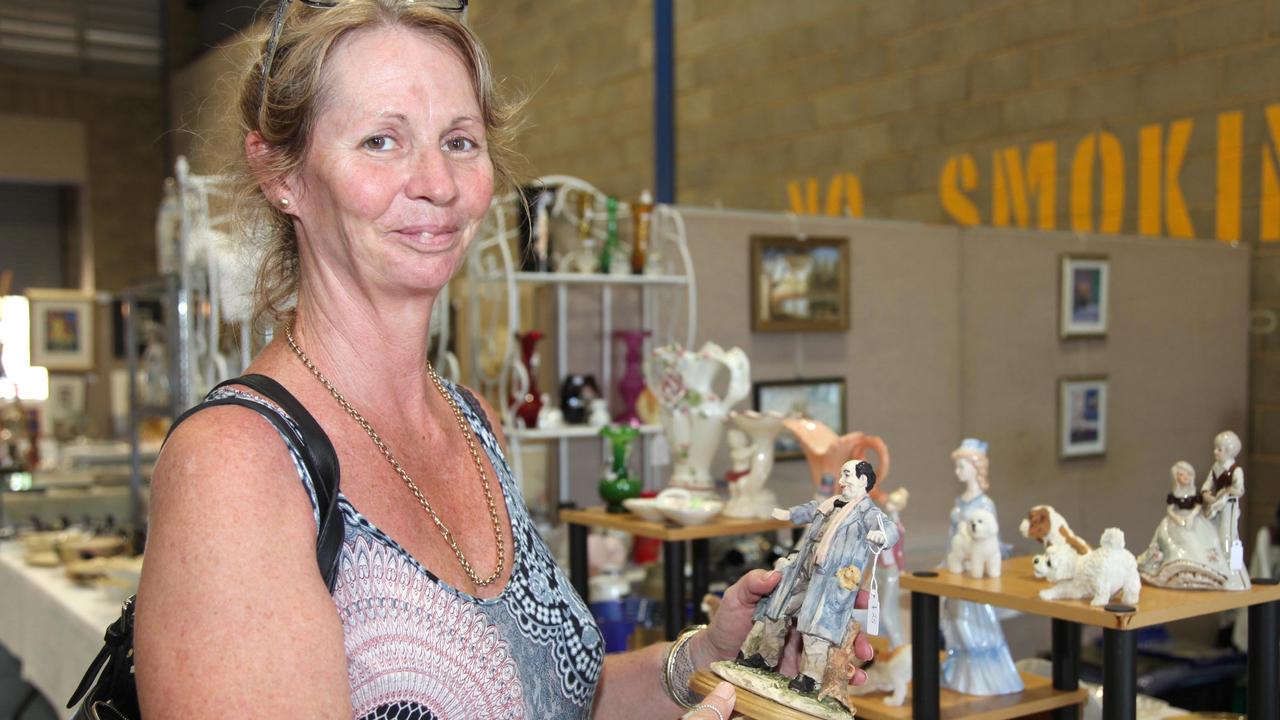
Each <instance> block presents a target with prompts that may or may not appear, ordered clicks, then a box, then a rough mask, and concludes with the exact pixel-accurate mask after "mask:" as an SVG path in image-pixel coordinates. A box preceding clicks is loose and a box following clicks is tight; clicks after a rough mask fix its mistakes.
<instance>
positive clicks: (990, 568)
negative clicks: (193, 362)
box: [946, 508, 1000, 580]
mask: <svg viewBox="0 0 1280 720" xmlns="http://www.w3.org/2000/svg"><path fill="white" fill-rule="evenodd" d="M999 534H1000V528H999V527H998V526H997V525H996V516H995V515H992V514H991V512H990V511H988V510H983V509H981V508H979V509H977V510H973V511H972V512H970V513H969V514H968V515H965V518H964V520H963V521H962V522H961V523H960V527H958V528H957V529H956V534H955V535H954V536H952V538H951V548H950V552H948V553H947V562H946V565H947V569H948V570H950V571H951V572H954V573H959V572H966V571H967V572H968V573H969V576H970V577H972V578H974V579H977V580H981V579H982V578H984V577H993V578H997V577H1000V538H999Z"/></svg>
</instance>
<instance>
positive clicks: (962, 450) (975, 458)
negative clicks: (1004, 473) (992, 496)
mask: <svg viewBox="0 0 1280 720" xmlns="http://www.w3.org/2000/svg"><path fill="white" fill-rule="evenodd" d="M951 459H952V460H968V461H969V462H971V463H973V469H974V470H976V471H977V473H978V487H980V488H982V490H983V491H984V492H985V491H986V490H987V489H988V488H990V487H991V485H990V483H988V482H987V472H988V471H989V470H990V469H991V461H990V460H988V459H987V454H986V453H984V452H980V451H978V450H977V449H975V448H968V447H963V446H962V447H958V448H956V449H955V450H953V451H952V452H951Z"/></svg>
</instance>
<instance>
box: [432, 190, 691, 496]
mask: <svg viewBox="0 0 1280 720" xmlns="http://www.w3.org/2000/svg"><path fill="white" fill-rule="evenodd" d="M528 187H530V188H534V189H536V200H537V202H535V203H533V204H532V212H530V213H525V210H524V208H523V204H522V198H521V196H520V195H519V194H517V193H516V192H510V193H507V194H506V195H503V196H500V197H495V198H494V200H493V203H492V205H491V207H490V210H489V213H488V214H487V215H486V216H485V219H484V222H483V226H482V228H481V230H480V231H479V233H478V234H477V236H476V240H475V242H474V245H473V247H472V249H471V252H470V253H469V254H468V256H467V272H466V278H467V279H466V282H465V292H466V300H465V302H463V303H460V304H459V307H460V312H459V317H458V322H459V324H460V325H461V327H463V328H465V331H463V332H459V333H456V334H457V335H458V337H459V342H458V352H459V354H460V356H461V358H462V362H461V363H460V365H462V366H465V369H466V371H467V373H466V375H467V381H468V382H469V383H470V384H471V385H472V386H473V387H475V388H476V389H477V390H479V391H480V392H481V393H482V394H483V395H485V397H487V398H488V399H489V400H490V401H491V402H493V404H494V406H495V408H496V409H497V411H498V414H499V415H500V416H501V418H502V425H503V430H504V434H505V436H506V438H507V442H508V443H509V447H510V453H509V454H508V457H509V458H510V460H511V463H512V466H513V470H514V471H515V473H516V475H518V476H520V477H522V478H525V477H528V478H533V477H543V476H544V475H546V474H547V473H548V472H549V473H550V474H549V478H548V479H549V480H550V482H549V483H547V484H546V485H545V486H539V485H537V484H536V483H532V482H531V484H530V488H527V489H528V490H529V493H528V495H527V497H528V498H529V499H530V500H531V502H532V503H533V504H535V505H542V506H544V507H543V508H541V509H540V510H536V511H535V512H538V513H539V514H540V515H543V516H545V517H548V518H549V517H550V513H551V508H553V507H554V506H555V505H556V504H558V503H564V502H569V501H570V500H571V499H572V497H571V493H570V482H569V476H570V469H571V467H572V465H573V463H572V462H571V459H572V458H573V457H575V456H579V455H581V454H582V453H581V451H582V450H583V449H584V446H585V445H586V443H588V442H590V441H594V442H596V443H600V444H602V445H603V444H604V443H605V442H606V441H604V440H603V439H601V438H600V437H599V435H598V429H599V428H601V427H604V426H606V425H608V424H610V423H612V422H613V421H614V417H615V413H614V412H612V411H611V408H610V401H611V399H612V395H613V394H614V392H615V388H618V387H619V385H620V384H621V385H624V386H626V387H627V388H630V387H632V386H633V385H634V383H633V382H630V381H628V380H627V379H626V376H627V375H628V372H627V367H626V364H625V355H626V354H627V352H628V351H629V348H627V347H626V346H625V345H623V346H622V347H623V350H622V351H621V352H620V351H619V347H618V346H619V345H620V343H621V342H623V338H617V339H615V337H614V330H615V328H616V320H617V318H618V317H622V316H624V315H626V314H630V313H631V312H632V311H633V310H634V311H635V317H637V318H638V320H639V322H631V323H628V324H627V325H624V326H623V331H624V332H628V333H629V332H635V333H639V334H644V333H648V337H650V338H651V339H652V340H653V342H655V343H657V344H667V343H673V342H682V343H684V344H685V345H686V346H688V345H690V344H692V342H693V339H694V337H695V333H696V300H695V285H694V275H693V266H692V261H691V260H690V257H689V252H688V249H687V247H686V245H685V234H684V221H683V218H682V217H681V216H680V214H679V213H677V212H675V211H674V210H673V209H672V208H671V207H670V206H668V205H661V204H659V205H655V206H653V207H652V208H647V207H638V206H635V205H633V204H631V203H627V202H621V201H619V200H618V199H616V198H609V197H608V196H607V195H606V194H605V193H604V192H601V191H600V190H599V189H598V188H596V187H594V186H593V185H591V184H590V183H588V182H586V181H583V180H581V179H579V178H575V177H569V176H565V175H548V176H543V177H540V178H538V179H537V180H535V181H533V182H531V183H529V185H528ZM637 214H643V215H645V216H646V218H645V222H644V223H642V224H644V226H645V230H646V232H647V235H646V238H645V240H646V241H647V242H646V246H645V248H644V250H645V272H644V273H643V274H642V275H634V274H632V272H631V259H632V256H633V254H634V253H633V250H634V248H633V246H632V245H631V244H629V242H628V241H629V240H631V239H632V229H631V228H632V225H633V223H635V222H637V218H636V215H637ZM522 223H525V224H527V229H525V230H522V228H521V225H522ZM526 237H527V238H528V240H527V241H526V240H525V238H526ZM522 242H525V243H527V245H528V246H529V247H530V248H532V249H533V250H534V253H535V255H536V256H538V257H535V268H534V269H525V268H523V267H522V260H523V259H524V257H525V256H524V255H522V254H521V249H522V246H521V243H522ZM605 263H607V264H608V267H607V268H606V267H603V264H605ZM436 305H437V306H440V305H441V303H439V302H437V303H436ZM590 305H595V306H598V307H599V319H598V324H596V325H594V326H593V327H590V328H585V327H579V326H578V323H576V322H575V319H576V318H575V316H574V315H573V314H571V313H573V312H576V311H578V310H580V309H581V308H582V307H583V306H590ZM531 322H537V323H539V325H538V326H537V327H538V328H539V330H541V331H542V332H544V333H545V337H544V339H543V341H542V343H541V345H540V346H539V351H540V352H539V354H540V359H541V363H539V364H537V365H535V366H534V367H531V368H530V367H527V366H526V364H525V363H523V362H522V355H523V353H522V348H521V347H520V346H519V343H518V342H517V339H516V338H517V333H528V331H529V323H531ZM543 323H547V324H543ZM448 324H449V323H447V322H446V323H445V326H446V327H447V326H448ZM587 337H590V338H593V339H594V340H593V342H594V343H595V346H596V347H598V348H599V353H598V362H593V363H592V364H591V365H590V366H576V367H575V366H574V365H572V364H571V363H572V362H574V359H573V355H572V354H571V353H570V347H571V346H575V345H581V342H582V341H583V340H584V339H585V338H587ZM626 342H633V341H629V340H628V341H626ZM639 350H640V352H641V356H640V357H641V358H643V357H644V354H643V351H644V348H643V347H641V348H640V349H639ZM631 374H634V373H631ZM551 378H556V379H557V380H556V381H555V382H556V384H557V385H560V390H561V392H560V396H559V397H554V396H553V397H552V398H550V399H551V400H552V401H553V402H554V403H555V404H556V405H558V406H559V407H560V410H561V413H562V415H563V418H564V423H563V424H561V425H559V426H555V427H544V426H541V425H538V426H536V427H535V426H534V425H535V424H536V422H537V414H536V413H528V412H525V413H518V410H520V409H521V406H522V405H524V403H525V401H526V399H528V398H527V396H530V395H532V396H533V398H536V399H537V400H538V401H541V397H539V395H538V394H537V393H536V392H535V391H534V390H531V389H530V387H529V384H530V383H534V386H535V388H536V387H537V386H538V385H542V386H548V389H551V388H550V387H549V385H550V384H551V382H552V381H551ZM621 392H622V393H623V394H624V397H629V396H627V395H626V393H628V392H630V390H629V389H624V390H622V391H621ZM644 398H645V393H644V392H643V391H642V392H641V393H640V396H639V398H638V399H637V400H636V405H637V409H636V413H635V415H636V416H637V417H638V418H640V419H642V420H644V422H642V423H641V425H640V437H639V438H637V440H636V441H635V443H636V447H637V450H636V454H637V456H639V457H640V458H643V461H642V462H640V463H638V465H639V477H640V478H641V480H643V479H645V478H651V477H654V476H655V475H656V473H655V470H654V467H655V465H656V464H655V463H653V462H650V457H651V455H652V454H653V453H652V452H651V450H652V446H653V445H654V444H656V443H655V438H654V436H655V435H657V434H658V433H659V432H660V431H661V428H660V427H659V426H658V425H657V422H656V418H653V417H652V416H648V418H647V419H646V413H647V411H648V410H649V409H650V408H649V407H648V405H646V402H647V401H646V400H645V399H644ZM623 402H624V404H625V403H626V400H624V401H623ZM614 409H617V408H614ZM623 410H624V412H623V415H622V416H623V417H626V418H627V419H628V420H630V419H631V418H630V417H629V416H627V415H626V414H625V407H624V408H623ZM530 420H532V421H533V422H530ZM535 443H537V444H539V446H534V444H535ZM543 448H545V451H544V450H543ZM602 450H603V451H604V452H605V453H608V452H610V450H609V449H608V448H602ZM526 463H537V464H538V467H537V468H536V469H535V468H534V467H532V466H530V467H528V468H526V467H525V464H526ZM526 469H527V470H528V472H525V471H526ZM535 495H545V497H538V498H537V499H536V500H535V499H534V496H535Z"/></svg>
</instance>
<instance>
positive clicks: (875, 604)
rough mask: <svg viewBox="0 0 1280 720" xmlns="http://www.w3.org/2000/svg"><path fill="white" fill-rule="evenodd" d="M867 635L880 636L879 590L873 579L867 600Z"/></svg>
mask: <svg viewBox="0 0 1280 720" xmlns="http://www.w3.org/2000/svg"><path fill="white" fill-rule="evenodd" d="M872 572H875V571H874V569H873V570H872ZM867 633H868V634H870V635H879V634H880V590H879V588H877V587H876V582H875V579H874V578H873V579H872V580H871V597H869V598H868V599H867Z"/></svg>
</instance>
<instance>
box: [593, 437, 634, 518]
mask: <svg viewBox="0 0 1280 720" xmlns="http://www.w3.org/2000/svg"><path fill="white" fill-rule="evenodd" d="M639 435H640V428H637V427H633V426H631V425H606V426H604V427H602V428H600V437H602V438H604V439H606V440H608V441H609V450H610V452H609V456H610V457H611V458H612V459H613V463H612V465H611V466H607V467H605V470H604V477H602V478H600V486H599V488H600V497H601V498H604V501H605V502H606V503H608V508H607V509H608V511H609V512H614V513H621V512H626V511H627V509H626V508H625V507H623V506H622V501H623V500H626V499H628V498H633V497H637V496H639V495H640V486H641V482H640V478H639V477H638V476H636V475H635V474H633V473H632V472H631V470H630V469H629V468H628V467H627V463H628V461H629V460H630V459H631V443H632V442H634V441H635V439H636V438H637V437H639Z"/></svg>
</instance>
